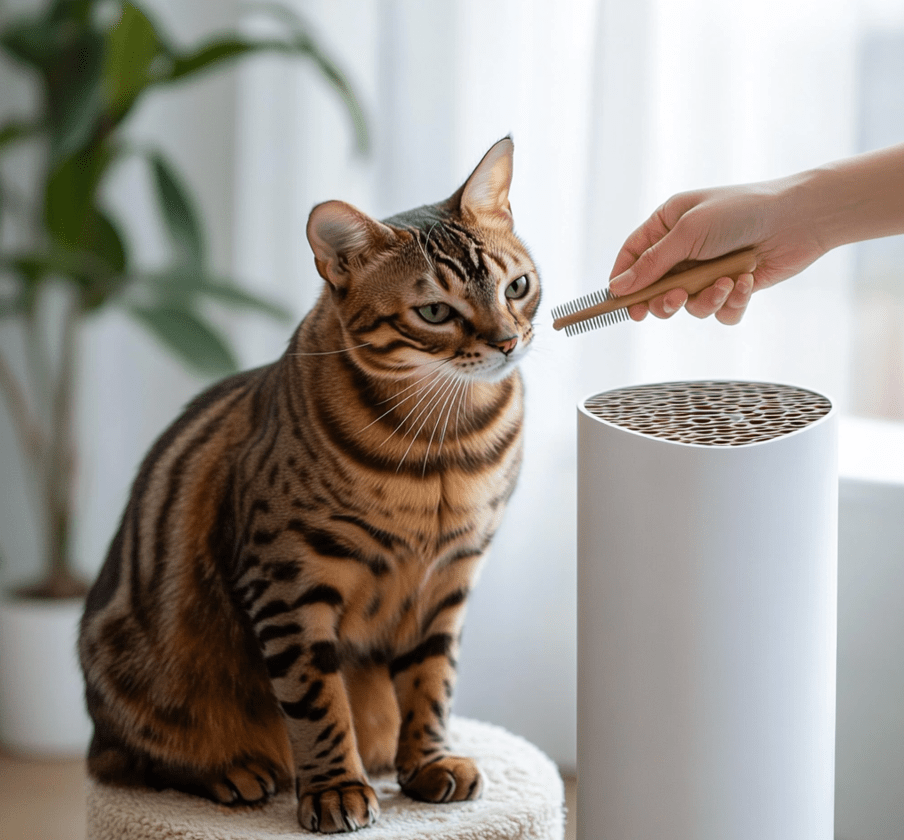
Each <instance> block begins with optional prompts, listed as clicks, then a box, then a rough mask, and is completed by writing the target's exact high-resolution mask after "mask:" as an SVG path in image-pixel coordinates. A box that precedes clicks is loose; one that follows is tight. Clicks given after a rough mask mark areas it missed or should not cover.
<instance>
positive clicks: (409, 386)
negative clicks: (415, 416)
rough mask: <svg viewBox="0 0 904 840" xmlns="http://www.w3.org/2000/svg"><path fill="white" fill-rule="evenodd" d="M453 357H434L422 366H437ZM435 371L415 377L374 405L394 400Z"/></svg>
mask: <svg viewBox="0 0 904 840" xmlns="http://www.w3.org/2000/svg"><path fill="white" fill-rule="evenodd" d="M454 358H455V357H454V356H445V357H443V358H441V359H435V360H434V361H432V362H427V363H426V364H424V365H423V367H428V366H430V365H436V366H439V365H442V364H444V363H446V362H450V361H452V359H454ZM435 373H436V371H435V370H431V371H429V372H428V373H425V374H424V375H423V376H422V377H421V378H420V379H416V380H415V381H414V382H412V383H411V384H410V385H408V386H406V387H405V388H402V390H401V391H398V392H397V393H395V394H393V395H392V396H391V397H387V398H386V399H385V400H380V402H378V403H374V405H384V404H385V403H388V402H389V401H390V400H394V399H395V398H396V397H398V396H399V395H400V394H404V393H405V392H406V391H410V390H411V389H412V388H414V387H415V386H416V385H417V384H418V383H420V382H423V381H424V380H425V379H427V378H428V377H430V376H433V375H434V374H435ZM399 405H401V403H399ZM384 416H385V415H384Z"/></svg>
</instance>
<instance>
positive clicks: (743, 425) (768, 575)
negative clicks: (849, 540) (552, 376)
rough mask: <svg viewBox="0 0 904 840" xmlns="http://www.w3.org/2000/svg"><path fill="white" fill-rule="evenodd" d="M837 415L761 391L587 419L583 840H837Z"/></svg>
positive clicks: (583, 422) (639, 401)
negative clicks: (835, 749)
mask: <svg viewBox="0 0 904 840" xmlns="http://www.w3.org/2000/svg"><path fill="white" fill-rule="evenodd" d="M836 421H837V416H836V412H835V411H834V410H833V408H832V405H831V403H830V402H829V400H827V399H826V398H825V397H822V396H821V395H819V394H815V393H813V392H811V391H806V390H803V389H800V388H793V387H789V386H783V385H771V384H765V383H750V382H684V383H681V382H679V383H669V384H665V385H650V386H641V387H636V388H624V389H620V390H616V391H610V392H606V393H602V394H596V395H594V396H592V397H590V398H588V399H586V400H585V401H583V402H582V403H581V404H580V405H579V406H578V488H579V489H578V555H579V560H578V568H579V571H578V580H579V595H578V663H579V676H578V733H579V737H578V836H579V837H580V838H584V840H598V838H605V840H662V838H669V840H725V839H726V838H731V839H732V840H764V838H769V840H801V839H802V838H807V840H832V837H833V795H834V794H833V789H834V724H835V638H836V571H837V493H838V477H837V458H836V444H835V438H836V425H837V423H836Z"/></svg>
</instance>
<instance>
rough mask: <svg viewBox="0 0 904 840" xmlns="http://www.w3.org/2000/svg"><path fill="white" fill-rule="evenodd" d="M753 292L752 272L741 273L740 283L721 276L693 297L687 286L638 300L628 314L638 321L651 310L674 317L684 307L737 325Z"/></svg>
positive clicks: (703, 315) (699, 316) (722, 321)
mask: <svg viewBox="0 0 904 840" xmlns="http://www.w3.org/2000/svg"><path fill="white" fill-rule="evenodd" d="M752 294H753V275H752V274H741V275H740V276H739V277H738V280H737V282H736V283H735V282H734V281H733V280H732V279H731V278H730V277H721V278H719V279H718V280H717V281H716V282H715V283H713V285H711V286H708V287H707V288H705V289H704V290H703V291H702V292H699V293H698V294H696V295H694V296H693V297H690V298H689V297H688V295H687V292H685V291H684V289H672V290H671V291H670V292H666V294H664V295H660V296H659V297H656V298H653V299H652V300H650V301H648V302H647V303H637V304H634V306H631V307H629V309H628V315H629V316H630V317H631V319H632V320H634V321H642V320H643V319H644V318H646V316H647V313H648V312H652V313H653V315H655V316H656V317H657V318H671V317H672V315H674V314H675V313H676V312H677V311H678V310H679V309H681V308H682V307H684V308H685V309H687V311H688V312H690V314H691V315H693V316H694V317H696V318H708V317H709V316H710V315H715V316H716V320H718V321H719V322H720V323H722V324H726V325H728V326H733V325H734V324H737V323H739V322H740V320H741V319H742V318H743V317H744V312H745V311H746V309H747V304H748V303H750V296H751V295H752Z"/></svg>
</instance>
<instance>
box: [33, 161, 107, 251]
mask: <svg viewBox="0 0 904 840" xmlns="http://www.w3.org/2000/svg"><path fill="white" fill-rule="evenodd" d="M115 157H116V151H115V150H114V149H112V148H109V147H106V146H103V147H95V148H93V149H92V150H91V151H90V153H88V152H86V153H84V154H75V155H71V156H70V157H68V158H65V159H64V160H63V161H61V162H60V163H58V164H57V166H56V167H55V168H54V169H53V171H52V172H51V174H50V177H49V178H48V180H47V185H46V188H45V192H44V222H45V224H46V226H47V230H48V232H49V233H50V234H51V236H52V237H53V238H54V239H55V240H56V241H57V242H59V243H60V244H61V245H63V246H64V247H66V248H70V249H73V250H81V249H83V248H85V246H86V243H88V242H89V241H90V239H91V236H92V234H93V232H94V227H95V224H96V218H95V217H96V213H97V211H96V210H95V209H94V208H95V204H96V198H97V189H98V185H99V184H100V181H101V178H102V177H103V174H104V172H105V171H106V170H107V167H108V166H109V165H110V163H111V162H112V161H113V160H114V159H115Z"/></svg>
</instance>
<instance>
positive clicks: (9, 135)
mask: <svg viewBox="0 0 904 840" xmlns="http://www.w3.org/2000/svg"><path fill="white" fill-rule="evenodd" d="M38 131H39V129H38V127H37V126H36V125H35V124H34V123H30V122H28V121H26V120H18V119H12V120H9V121H8V122H7V123H6V124H5V125H4V126H3V127H2V128H0V149H3V147H4V146H10V145H12V144H13V143H17V142H18V141H19V140H24V139H26V138H27V137H31V136H32V135H35V134H37V133H38Z"/></svg>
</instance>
